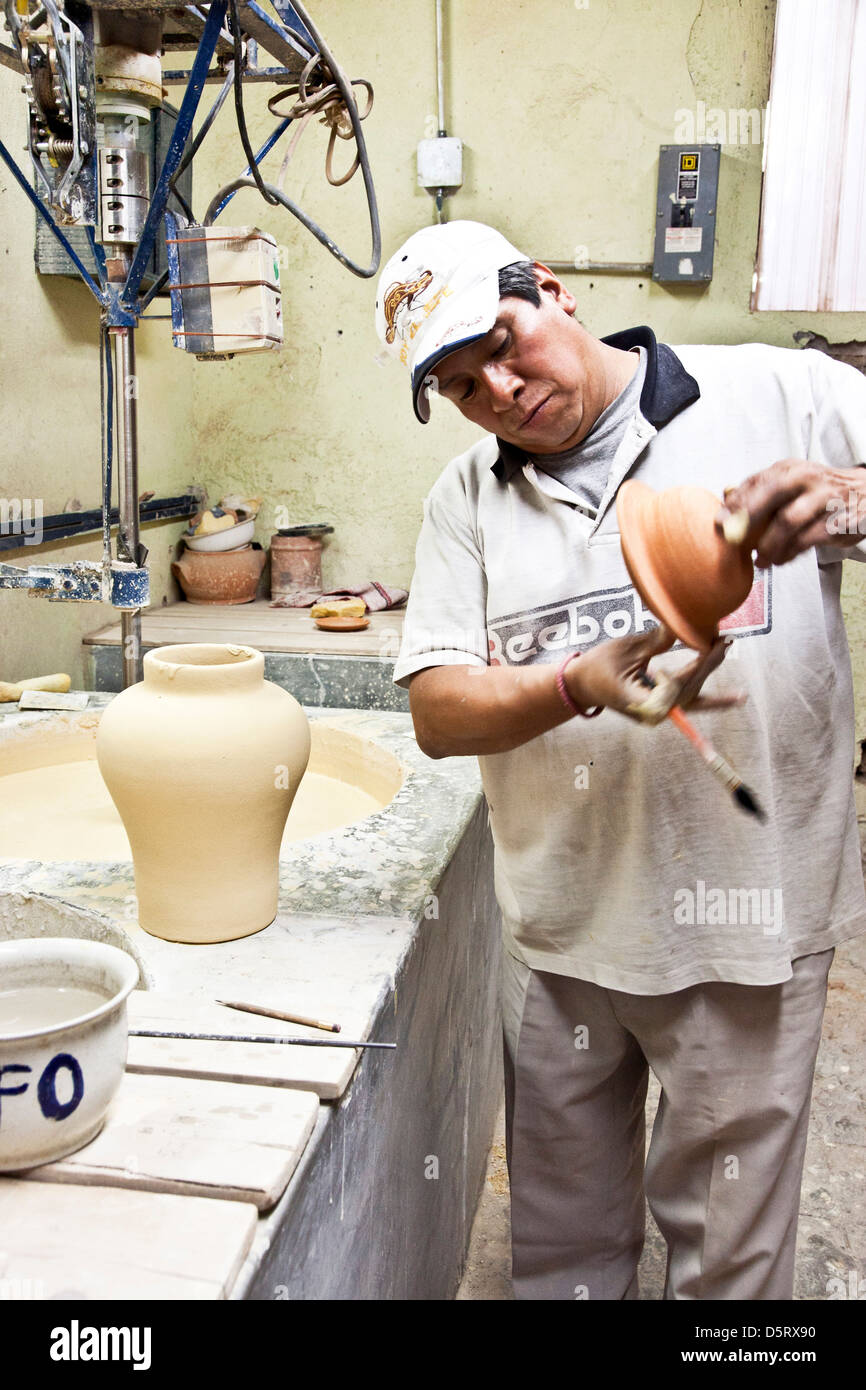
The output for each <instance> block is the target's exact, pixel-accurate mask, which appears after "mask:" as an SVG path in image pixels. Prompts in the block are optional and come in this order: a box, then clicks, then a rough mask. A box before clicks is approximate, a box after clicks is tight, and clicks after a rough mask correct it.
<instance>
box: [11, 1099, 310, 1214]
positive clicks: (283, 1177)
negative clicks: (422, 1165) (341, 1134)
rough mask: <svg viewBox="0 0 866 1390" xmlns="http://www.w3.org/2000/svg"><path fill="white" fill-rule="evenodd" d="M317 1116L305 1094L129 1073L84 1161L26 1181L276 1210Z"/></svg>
mask: <svg viewBox="0 0 866 1390" xmlns="http://www.w3.org/2000/svg"><path fill="white" fill-rule="evenodd" d="M318 1110H319V1105H318V1099H317V1097H316V1096H314V1095H311V1094H310V1093H309V1092H305V1091H277V1090H273V1089H269V1090H265V1089H264V1088H263V1087H261V1086H240V1085H236V1084H233V1083H228V1082H223V1081H198V1080H188V1079H186V1078H177V1077H171V1076H134V1075H131V1074H129V1073H127V1074H126V1075H125V1076H124V1078H123V1081H122V1083H121V1086H120V1090H119V1091H118V1093H117V1095H116V1097H115V1099H114V1101H113V1102H112V1105H111V1108H110V1111H109V1114H108V1118H107V1120H106V1122H105V1127H104V1128H103V1130H102V1132H101V1133H100V1134H98V1135H97V1136H96V1138H95V1139H92V1140H91V1142H90V1143H89V1144H86V1145H85V1146H84V1148H83V1149H79V1150H78V1152H77V1153H74V1154H70V1155H69V1157H68V1158H63V1159H60V1160H59V1162H57V1163H47V1164H45V1165H43V1166H42V1167H40V1168H31V1169H29V1170H28V1172H27V1173H26V1175H25V1176H26V1177H27V1178H28V1179H31V1180H32V1181H33V1182H46V1183H51V1182H69V1183H84V1184H97V1185H100V1186H109V1187H131V1188H141V1189H144V1190H146V1191H148V1192H174V1193H180V1194H184V1195H187V1196H206V1197H218V1198H221V1199H223V1200H227V1201H234V1202H252V1203H254V1204H255V1206H256V1207H258V1208H259V1209H260V1210H267V1208H268V1207H272V1206H273V1205H274V1203H275V1202H276V1201H277V1199H278V1198H279V1197H280V1196H281V1194H282V1193H283V1191H284V1190H285V1187H286V1185H287V1183H288V1181H289V1178H290V1177H291V1176H292V1173H293V1172H294V1171H295V1168H296V1166H297V1163H298V1159H299V1158H300V1156H301V1154H302V1153H303V1151H304V1149H305V1147H306V1143H307V1140H308V1139H309V1137H310V1134H311V1132H312V1129H313V1126H314V1125H315V1122H316V1116H317V1114H318Z"/></svg>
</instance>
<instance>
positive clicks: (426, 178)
mask: <svg viewBox="0 0 866 1390" xmlns="http://www.w3.org/2000/svg"><path fill="white" fill-rule="evenodd" d="M462 184H463V141H462V140H458V139H457V138H456V136H453V135H440V136H438V137H437V138H436V139H435V140H420V141H419V142H418V186H419V188H426V189H427V192H428V193H431V192H433V191H434V190H435V189H437V188H460V187H462Z"/></svg>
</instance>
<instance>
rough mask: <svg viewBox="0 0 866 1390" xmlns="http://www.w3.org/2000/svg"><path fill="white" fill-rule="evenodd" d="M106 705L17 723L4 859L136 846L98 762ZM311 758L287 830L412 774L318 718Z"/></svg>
mask: <svg viewBox="0 0 866 1390" xmlns="http://www.w3.org/2000/svg"><path fill="white" fill-rule="evenodd" d="M100 714H101V711H100V710H92V711H85V712H83V713H81V714H77V715H69V714H63V715H57V716H55V717H52V718H47V719H43V720H40V721H38V723H35V724H33V725H31V726H29V727H26V728H18V729H17V730H16V731H15V733H14V735H12V736H11V737H7V738H5V739H4V740H3V743H2V752H0V863H2V862H6V863H8V862H10V861H14V860H22V859H26V860H32V859H36V860H39V861H41V862H42V863H68V862H72V861H75V862H86V863H123V862H127V861H130V860H131V859H132V855H131V852H130V848H129V841H128V840H127V837H126V832H125V830H124V828H123V823H122V821H121V820H120V817H119V815H118V813H117V811H116V809H115V807H114V803H113V802H112V800H111V797H110V796H109V794H108V790H107V788H106V787H105V784H104V782H103V781H102V778H101V776H100V774H99V768H98V766H97V763H96V729H97V727H98V724H99V718H100ZM310 731H311V737H312V748H311V753H310V762H309V765H308V768H307V772H306V773H305V775H304V778H303V781H302V782H301V786H300V788H299V790H298V793H297V796H296V797H295V801H294V804H293V806H292V810H291V812H290V814H289V819H288V821H287V824H286V831H285V835H284V836H283V842H282V850H281V857H285V858H288V857H290V855H291V845H292V842H293V841H296V840H299V839H307V838H310V837H311V836H326V835H327V834H328V833H330V832H331V831H334V830H338V829H340V828H341V827H342V826H345V825H351V824H354V823H355V822H357V821H360V820H364V819H366V817H367V816H370V815H373V814H375V813H376V812H378V811H381V810H383V809H384V808H385V807H386V806H387V805H388V804H389V803H390V802H391V801H392V800H393V798H394V797H395V796H396V794H397V792H398V791H399V790H400V787H401V786H402V783H403V770H402V768H401V766H400V763H399V762H398V760H397V759H396V758H395V757H394V756H393V755H392V754H391V753H389V752H387V751H386V750H385V749H383V748H380V747H379V746H378V745H377V744H375V743H373V742H371V741H370V740H369V739H365V738H362V737H360V736H359V735H358V734H354V733H351V732H349V731H348V730H345V729H338V728H334V727H331V726H329V725H328V724H327V723H326V722H325V721H323V720H319V719H314V720H312V721H311V724H310Z"/></svg>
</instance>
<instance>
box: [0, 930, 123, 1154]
mask: <svg viewBox="0 0 866 1390" xmlns="http://www.w3.org/2000/svg"><path fill="white" fill-rule="evenodd" d="M137 984H138V966H137V965H136V963H135V961H134V960H133V959H132V957H131V956H129V955H127V953H126V952H125V951H121V950H119V949H118V948H117V947H116V946H106V945H105V944H104V943H103V942H101V941H77V940H72V939H70V938H68V937H57V938H51V937H45V938H27V939H24V940H17V941H4V942H0V1173H18V1172H22V1171H24V1170H26V1169H27V1168H33V1167H36V1166H38V1165H39V1164H43V1163H53V1162H55V1161H56V1160H57V1159H60V1158H65V1157H66V1155H67V1154H71V1153H74V1152H75V1151H76V1150H77V1149H80V1148H82V1147H83V1146H84V1145H85V1144H88V1143H89V1142H90V1140H91V1139H93V1138H95V1137H96V1135H97V1134H98V1133H99V1131H100V1129H101V1128H102V1126H103V1124H104V1123H105V1116H106V1112H107V1110H108V1107H109V1105H110V1103H111V1100H112V1098H113V1096H114V1094H115V1092H116V1091H117V1088H118V1087H119V1085H120V1083H121V1081H122V1079H123V1072H124V1068H125V1066H126V1049H127V1042H128V1031H127V1027H128V1025H127V1019H126V1001H127V998H128V996H129V995H130V993H131V992H132V990H133V989H135V986H136V985H137Z"/></svg>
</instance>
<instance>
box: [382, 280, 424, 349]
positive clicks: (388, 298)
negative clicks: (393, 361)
mask: <svg viewBox="0 0 866 1390" xmlns="http://www.w3.org/2000/svg"><path fill="white" fill-rule="evenodd" d="M432 283H433V272H432V270H423V271H422V272H421V274H420V275H419V276H418V279H417V280H402V281H401V280H398V281H397V283H396V284H395V285H392V286H391V287H390V289H389V290H388V291H387V292H386V294H385V301H384V305H383V313H384V315H385V324H386V328H385V341H386V343H393V341H394V339H395V338H396V336H397V324H396V319H397V313H398V311H399V309H400V308H401V306H402V305H403V304H406V305H408V306H410V307H411V304H412V301H413V299H415V298H416V296H417V295H419V294H420V293H421V291H422V290H426V289H427V286H428V285H431V284H432Z"/></svg>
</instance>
